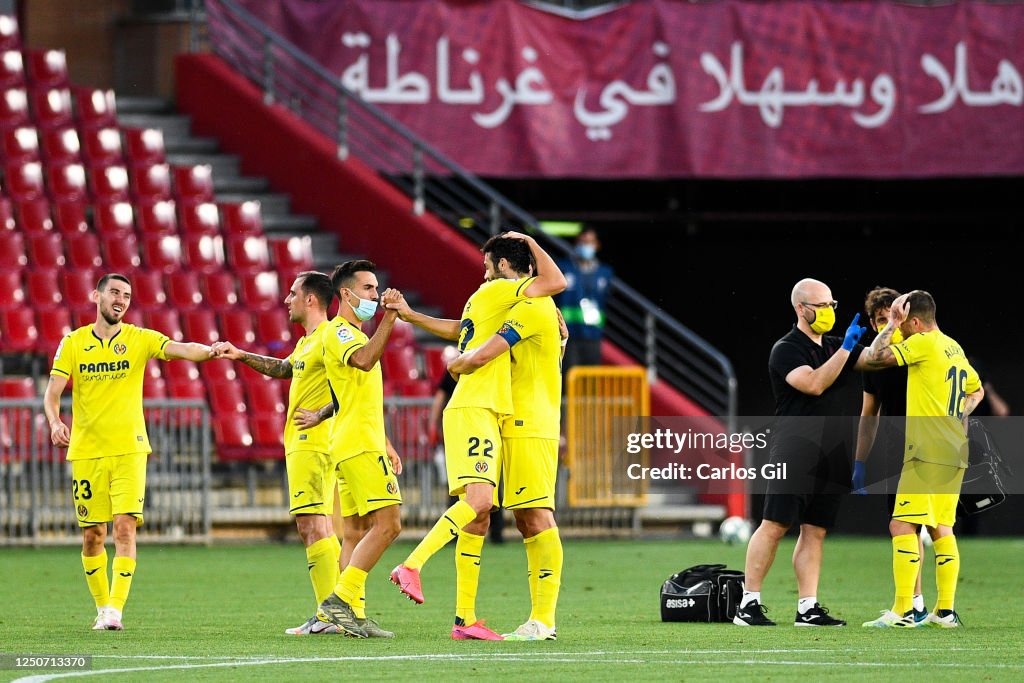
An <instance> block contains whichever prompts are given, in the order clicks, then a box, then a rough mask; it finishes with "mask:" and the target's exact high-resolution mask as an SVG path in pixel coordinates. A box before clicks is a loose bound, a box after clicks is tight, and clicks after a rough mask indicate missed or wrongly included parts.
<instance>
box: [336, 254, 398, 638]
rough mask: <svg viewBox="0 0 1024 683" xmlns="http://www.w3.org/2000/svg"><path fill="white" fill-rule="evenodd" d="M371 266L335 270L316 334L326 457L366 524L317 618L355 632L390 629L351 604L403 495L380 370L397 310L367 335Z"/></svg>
mask: <svg viewBox="0 0 1024 683" xmlns="http://www.w3.org/2000/svg"><path fill="white" fill-rule="evenodd" d="M375 271H376V266H375V265H374V264H373V263H371V262H370V261H362V260H359V261H349V262H347V263H344V264H342V265H340V266H338V267H337V268H336V269H335V270H334V273H333V274H332V275H331V286H332V288H333V290H334V292H335V294H336V295H337V297H338V299H339V301H340V302H341V307H340V309H339V311H338V317H336V318H335V319H334V320H332V321H330V323H329V324H328V326H327V329H326V330H325V331H324V333H323V336H322V337H321V339H322V342H323V346H324V367H325V368H326V371H327V381H328V383H329V385H330V390H331V394H332V396H333V399H334V401H333V407H334V408H335V411H334V412H335V414H336V416H335V418H334V421H333V424H332V426H331V434H330V450H331V456H332V458H333V460H334V463H335V471H336V472H337V474H338V476H339V477H340V478H343V479H344V480H345V482H346V484H347V486H348V489H349V492H350V493H351V496H352V504H353V505H354V507H355V513H356V514H358V515H359V516H361V517H366V518H368V519H369V520H370V530H369V531H368V532H367V533H366V535H365V536H363V538H362V539H361V540H360V541H359V542H358V543H357V544H356V546H355V548H353V549H352V555H351V558H350V559H349V561H348V563H347V565H346V566H345V567H344V569H342V571H341V574H340V576H339V577H338V582H337V584H336V585H335V586H334V590H333V591H332V592H330V593H329V594H328V595H327V597H326V598H325V599H324V600H323V601H322V602H321V603H320V610H319V612H320V614H318V616H319V617H320V618H321V619H322V620H326V621H330V622H331V623H333V624H335V625H336V626H338V627H339V628H340V629H341V630H342V631H344V632H345V634H346V635H349V636H353V637H356V638H367V637H385V638H386V637H392V636H393V635H394V634H393V633H391V632H390V631H384V630H383V629H381V628H380V626H378V625H377V624H376V623H375V622H373V621H372V620H370V619H367V618H365V615H363V616H360V615H359V614H358V611H357V610H358V601H359V599H360V598H361V597H362V596H363V595H365V590H366V576H367V574H368V573H369V572H370V570H371V569H373V567H374V565H376V564H377V561H378V560H379V559H380V557H381V555H383V554H384V551H385V550H387V548H388V546H390V545H391V543H392V542H393V541H394V540H395V539H396V538H397V537H398V534H399V532H400V531H401V528H402V525H401V516H400V507H401V504H402V493H401V491H400V490H399V488H398V479H397V475H398V474H401V471H402V469H401V461H399V460H398V457H397V454H396V453H395V452H394V449H393V448H390V447H389V443H388V439H387V436H386V435H385V433H384V383H383V380H382V378H381V371H380V357H381V354H382V353H383V352H384V346H385V344H387V341H388V338H389V337H390V336H391V331H392V329H393V328H394V325H395V320H396V318H397V317H398V315H397V313H396V312H395V311H391V310H387V311H385V312H384V317H383V318H382V319H381V321H380V324H379V325H378V326H377V330H376V332H374V334H373V336H372V337H367V336H366V334H364V333H363V331H362V330H361V329H360V327H361V325H362V323H363V322H364V321H367V320H369V319H370V318H372V317H373V315H374V313H375V312H376V310H377V300H378V293H377V286H378V285H377V276H376V274H375ZM379 298H380V300H381V302H382V303H385V304H388V303H392V302H395V301H398V300H399V299H400V298H401V293H400V292H398V291H397V290H393V289H388V290H385V292H384V293H383V295H381V296H380V297H379ZM343 513H344V510H343Z"/></svg>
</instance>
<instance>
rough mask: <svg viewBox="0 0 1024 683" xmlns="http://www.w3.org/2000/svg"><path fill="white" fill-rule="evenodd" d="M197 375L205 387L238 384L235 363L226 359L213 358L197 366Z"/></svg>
mask: <svg viewBox="0 0 1024 683" xmlns="http://www.w3.org/2000/svg"><path fill="white" fill-rule="evenodd" d="M199 374H200V375H201V376H202V378H203V381H204V382H206V386H207V387H211V388H212V387H213V386H214V385H217V384H235V385H236V386H241V385H240V384H238V373H237V372H236V371H235V361H233V360H228V359H227V358H214V359H213V360H208V361H206V362H203V363H200V364H199Z"/></svg>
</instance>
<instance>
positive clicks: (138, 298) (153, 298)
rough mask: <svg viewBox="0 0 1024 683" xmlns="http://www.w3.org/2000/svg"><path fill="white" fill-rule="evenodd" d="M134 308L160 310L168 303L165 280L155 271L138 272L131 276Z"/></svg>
mask: <svg viewBox="0 0 1024 683" xmlns="http://www.w3.org/2000/svg"><path fill="white" fill-rule="evenodd" d="M131 281H132V306H133V307H134V306H137V307H139V308H140V309H150V308H158V307H160V306H163V305H164V304H166V303H167V294H166V293H165V292H164V278H163V276H162V275H161V274H160V273H159V272H157V271H154V270H137V271H136V272H135V273H133V274H132V276H131Z"/></svg>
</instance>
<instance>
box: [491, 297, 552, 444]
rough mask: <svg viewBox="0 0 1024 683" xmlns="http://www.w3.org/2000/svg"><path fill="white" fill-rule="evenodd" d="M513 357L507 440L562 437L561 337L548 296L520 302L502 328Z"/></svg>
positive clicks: (504, 426)
mask: <svg viewBox="0 0 1024 683" xmlns="http://www.w3.org/2000/svg"><path fill="white" fill-rule="evenodd" d="M498 334H499V335H501V337H502V338H503V339H504V340H505V341H507V342H508V345H509V354H510V355H511V356H512V404H513V413H512V417H511V418H509V419H507V420H505V421H504V422H503V423H502V426H501V436H502V437H503V438H506V439H514V438H517V437H518V438H523V437H533V438H538V439H557V438H558V437H559V435H560V429H559V427H560V416H561V413H562V339H561V335H559V333H558V312H557V311H556V309H555V302H554V301H553V300H552V299H551V297H549V296H545V297H540V298H537V299H527V300H526V301H520V302H519V303H517V304H516V305H515V306H513V307H512V310H510V311H509V314H508V318H506V320H505V323H504V324H503V325H502V326H501V329H499V330H498Z"/></svg>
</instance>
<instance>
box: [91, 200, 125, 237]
mask: <svg viewBox="0 0 1024 683" xmlns="http://www.w3.org/2000/svg"><path fill="white" fill-rule="evenodd" d="M92 220H93V225H94V226H95V227H96V232H97V233H99V234H100V236H102V237H103V238H104V239H106V238H108V237H109V236H114V235H124V234H125V233H129V232H132V231H134V230H135V210H134V209H133V208H132V205H131V204H129V203H128V202H113V203H110V204H107V203H102V204H97V205H96V206H94V207H93V218H92Z"/></svg>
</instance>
